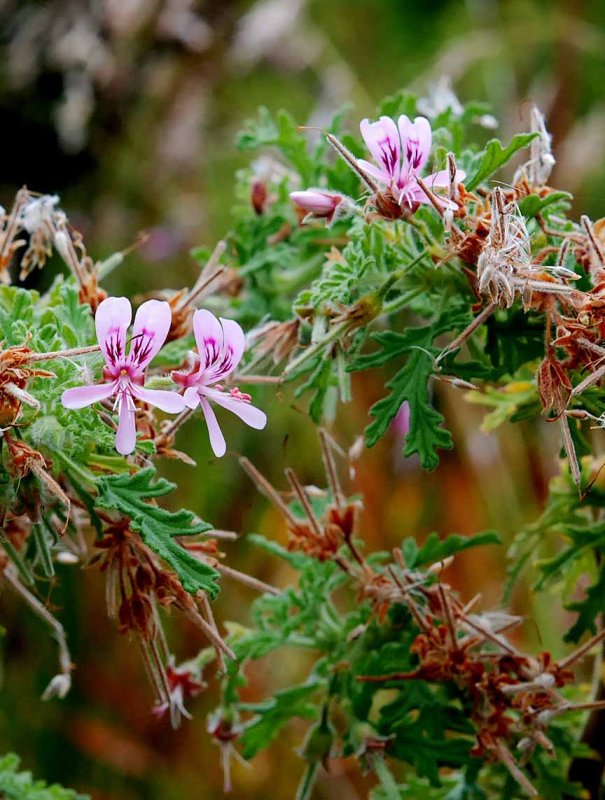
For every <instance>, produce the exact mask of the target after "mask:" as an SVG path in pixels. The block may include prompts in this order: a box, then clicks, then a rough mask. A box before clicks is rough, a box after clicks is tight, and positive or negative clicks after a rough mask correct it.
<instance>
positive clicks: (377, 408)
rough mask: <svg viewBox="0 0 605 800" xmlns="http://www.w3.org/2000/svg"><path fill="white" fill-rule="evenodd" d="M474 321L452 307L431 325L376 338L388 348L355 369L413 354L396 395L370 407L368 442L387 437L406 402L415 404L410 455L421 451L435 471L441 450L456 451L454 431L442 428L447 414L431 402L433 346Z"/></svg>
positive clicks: (394, 385) (393, 384)
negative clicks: (436, 341)
mask: <svg viewBox="0 0 605 800" xmlns="http://www.w3.org/2000/svg"><path fill="white" fill-rule="evenodd" d="M467 321H468V312H467V311H461V310H460V309H457V308H454V309H449V310H448V311H446V312H445V313H444V314H442V315H441V317H439V318H438V319H437V320H435V321H434V322H433V323H432V324H431V325H427V326H423V327H419V328H410V329H408V330H406V331H403V332H402V333H397V332H394V331H388V332H386V333H377V334H374V335H373V336H372V337H371V338H372V339H373V340H374V341H377V342H379V343H380V344H381V345H382V351H377V352H374V353H370V354H368V355H364V356H361V357H360V358H359V359H357V361H356V362H355V363H354V364H353V365H352V366H351V367H350V369H351V370H358V369H367V368H368V367H374V366H381V365H383V364H385V363H387V362H388V361H391V360H392V359H393V358H395V357H397V356H400V355H404V354H406V353H407V354H408V360H407V362H406V364H405V365H404V366H403V367H402V368H401V369H400V370H399V372H398V373H397V374H396V375H395V377H394V378H392V379H391V380H390V381H389V382H388V383H387V384H386V388H387V389H389V390H390V393H389V394H388V395H387V396H386V397H383V398H382V400H379V401H378V402H377V403H375V404H374V405H373V406H372V408H371V409H370V414H371V415H372V416H373V417H374V422H372V423H371V424H370V425H369V426H368V428H367V429H366V444H367V446H368V447H372V446H373V445H375V444H376V442H377V441H378V440H379V439H380V438H381V437H382V436H384V434H385V433H386V431H387V430H388V428H389V425H390V424H391V422H392V420H393V419H394V418H395V416H396V415H397V412H398V411H399V409H400V408H401V405H402V403H403V402H405V401H407V402H408V403H409V406H410V427H409V431H408V433H407V434H406V438H405V449H404V455H406V456H411V455H414V454H415V453H417V454H418V456H419V458H420V463H421V465H422V467H423V468H424V469H426V470H432V469H435V467H436V466H437V464H438V463H439V457H438V455H437V450H439V449H441V450H450V449H451V448H452V446H453V443H452V437H451V434H450V432H449V431H448V430H446V429H445V428H442V427H441V424H442V423H443V421H444V418H443V416H442V415H441V414H440V413H439V412H438V411H437V410H436V409H435V408H433V406H432V405H431V403H430V397H429V380H430V377H431V375H432V374H433V369H434V366H433V357H434V355H436V353H437V350H436V349H435V348H434V347H433V340H434V339H435V337H436V336H438V335H439V334H441V333H444V332H445V331H449V330H452V329H458V328H460V329H462V328H463V327H464V326H465V325H466V324H467Z"/></svg>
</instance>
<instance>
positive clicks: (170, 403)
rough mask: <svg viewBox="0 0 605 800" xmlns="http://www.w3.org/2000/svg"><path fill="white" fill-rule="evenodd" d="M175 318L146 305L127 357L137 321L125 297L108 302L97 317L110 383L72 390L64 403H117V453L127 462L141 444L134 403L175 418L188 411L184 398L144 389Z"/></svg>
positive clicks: (153, 303)
mask: <svg viewBox="0 0 605 800" xmlns="http://www.w3.org/2000/svg"><path fill="white" fill-rule="evenodd" d="M171 317H172V314H171V311H170V306H169V305H168V303H166V302H161V301H159V300H148V301H147V302H146V303H143V304H142V305H141V306H140V308H139V310H138V311H137V313H136V316H135V319H134V328H133V331H132V337H131V339H130V350H129V353H128V355H126V331H127V330H128V328H129V326H130V322H131V320H132V308H131V305H130V301H129V300H128V299H127V298H126V297H108V298H106V299H105V300H103V302H102V303H101V304H100V305H99V307H98V309H97V313H96V315H95V326H96V329H97V339H98V342H99V345H100V347H101V352H102V353H103V355H104V356H105V362H106V367H105V368H104V370H103V377H104V378H105V382H104V383H100V384H97V385H95V386H77V387H76V388H74V389H67V390H66V391H65V392H63V395H62V397H61V402H62V403H63V405H64V406H65V408H84V406H89V405H91V403H96V402H98V401H100V400H106V399H107V398H109V397H115V405H114V409H116V410H117V412H118V430H117V433H116V450H117V451H118V453H121V454H122V455H124V456H126V455H128V454H129V453H132V451H133V450H134V448H135V443H136V427H135V403H134V401H135V399H136V400H141V401H142V402H143V403H149V405H152V406H156V407H157V408H160V409H161V410H162V411H167V412H169V413H171V414H176V413H177V412H179V411H182V410H183V409H184V408H185V404H184V401H183V398H182V397H181V396H180V395H179V394H177V393H176V392H169V391H163V390H158V389H144V388H143V384H144V382H145V368H146V367H147V365H148V364H149V362H150V361H151V359H152V358H153V357H154V356H155V355H156V353H157V352H158V351H159V350H160V348H161V347H162V345H163V344H164V342H165V340H166V336H167V335H168V330H169V329H170V322H171Z"/></svg>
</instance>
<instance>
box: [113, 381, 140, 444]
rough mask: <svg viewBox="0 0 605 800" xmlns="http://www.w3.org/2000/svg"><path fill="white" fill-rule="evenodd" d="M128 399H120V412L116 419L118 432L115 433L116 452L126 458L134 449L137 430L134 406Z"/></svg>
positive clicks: (124, 397) (125, 397)
mask: <svg viewBox="0 0 605 800" xmlns="http://www.w3.org/2000/svg"><path fill="white" fill-rule="evenodd" d="M129 401H130V398H128V397H127V396H123V397H121V398H120V411H119V417H118V430H117V432H116V450H117V451H118V453H120V455H122V456H127V455H129V454H130V453H132V451H133V450H134V448H135V445H136V441H137V429H136V423H135V416H134V405H133V403H132V402H131V401H130V402H129Z"/></svg>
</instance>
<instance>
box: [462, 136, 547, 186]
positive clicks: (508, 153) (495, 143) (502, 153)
mask: <svg viewBox="0 0 605 800" xmlns="http://www.w3.org/2000/svg"><path fill="white" fill-rule="evenodd" d="M536 136H538V134H537V133H517V134H516V135H515V136H513V138H512V139H511V140H510V142H509V144H508V145H507V146H506V147H502V144H501V142H500V141H499V140H498V139H490V141H489V142H488V143H487V145H486V146H485V150H484V151H483V154H482V155H481V159H480V161H479V164H478V166H477V168H476V170H475V172H474V173H473V174H472V175H471V176H470V177H469V178H467V179H466V181H465V182H464V185H465V186H466V188H467V189H468V190H469V192H471V191H472V190H473V189H475V187H477V186H478V185H479V184H480V183H481V181H484V180H485V179H486V178H489V177H490V175H493V174H494V172H496V170H498V169H500V167H503V166H504V165H505V164H506V163H507V162H508V161H510V159H511V158H512V157H513V156H514V154H515V153H516V152H517V151H519V150H522V149H523V148H524V147H527V145H528V144H529V143H530V142H531V141H532V139H535V138H536Z"/></svg>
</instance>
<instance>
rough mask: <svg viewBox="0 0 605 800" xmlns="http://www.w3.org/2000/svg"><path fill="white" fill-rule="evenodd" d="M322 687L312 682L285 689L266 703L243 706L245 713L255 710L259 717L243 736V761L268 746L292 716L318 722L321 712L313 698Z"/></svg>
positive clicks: (248, 725)
mask: <svg viewBox="0 0 605 800" xmlns="http://www.w3.org/2000/svg"><path fill="white" fill-rule="evenodd" d="M321 686H323V684H322V683H321V682H320V681H318V680H310V681H308V682H307V683H304V684H302V685H300V686H292V687H291V688H289V689H284V690H283V691H281V692H277V694H276V695H275V696H274V697H272V698H271V699H270V700H266V701H265V702H264V703H255V704H250V705H241V706H240V708H241V709H242V710H243V711H252V712H254V713H255V714H256V716H255V717H254V718H253V719H252V721H251V722H249V723H248V724H247V725H246V727H245V729H244V732H243V734H242V736H241V739H240V741H241V743H242V747H243V751H242V755H243V756H244V758H252V757H253V756H254V755H256V753H258V751H259V750H262V749H263V748H264V747H267V745H268V744H269V742H271V741H272V740H273V739H274V738H275V737H276V736H277V734H278V733H279V732H280V730H281V729H282V728H283V727H284V725H286V724H287V723H288V722H289V721H290V720H291V719H292V718H293V717H302V718H303V719H316V717H317V715H318V712H317V707H316V705H315V704H314V703H311V702H310V699H311V697H312V696H313V695H314V694H315V693H316V692H317V690H318V689H319V688H321Z"/></svg>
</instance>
